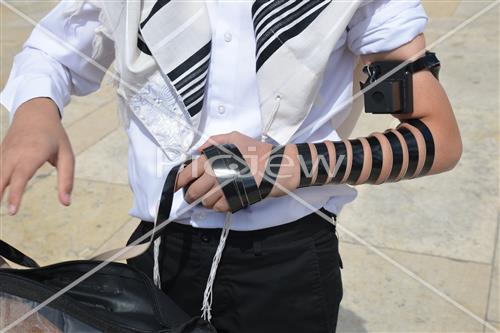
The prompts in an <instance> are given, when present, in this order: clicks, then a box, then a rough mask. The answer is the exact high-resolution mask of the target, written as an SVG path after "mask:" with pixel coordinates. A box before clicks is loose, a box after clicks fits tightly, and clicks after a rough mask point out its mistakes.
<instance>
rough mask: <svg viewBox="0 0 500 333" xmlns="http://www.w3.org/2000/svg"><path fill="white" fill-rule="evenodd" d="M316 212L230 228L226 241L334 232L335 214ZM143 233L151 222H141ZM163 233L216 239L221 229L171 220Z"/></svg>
mask: <svg viewBox="0 0 500 333" xmlns="http://www.w3.org/2000/svg"><path fill="white" fill-rule="evenodd" d="M318 212H321V213H323V214H325V215H327V216H328V217H329V220H325V218H324V217H323V216H321V215H319V214H318ZM318 212H314V213H311V214H309V215H306V216H304V217H302V218H300V219H298V220H296V221H293V222H290V223H286V224H282V225H279V226H274V227H270V228H265V229H258V230H250V231H237V230H231V231H230V232H229V235H228V239H227V243H228V244H230V243H233V242H240V241H264V240H266V239H270V238H272V239H273V241H276V242H281V241H284V242H286V241H293V240H297V239H303V238H305V237H310V236H314V235H316V234H318V233H323V232H335V221H336V215H335V214H334V213H331V212H329V211H327V210H326V209H324V208H321V209H320V210H319V211H318ZM141 226H142V228H143V229H142V230H143V233H145V232H147V231H149V230H151V228H152V223H151V222H145V221H142V222H141ZM161 233H162V236H163V235H175V234H183V235H185V236H186V235H191V236H200V237H207V238H209V239H218V238H219V237H220V234H221V229H219V228H217V229H213V228H195V227H193V226H190V225H187V224H181V223H176V222H171V223H170V224H168V225H167V226H166V227H165V228H164V229H163V230H162V232H161Z"/></svg>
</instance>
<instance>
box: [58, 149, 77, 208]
mask: <svg viewBox="0 0 500 333" xmlns="http://www.w3.org/2000/svg"><path fill="white" fill-rule="evenodd" d="M56 168H57V188H58V192H59V201H60V202H61V203H62V204H63V205H65V206H69V205H70V204H71V191H72V190H73V180H74V177H75V176H74V174H75V156H74V155H73V151H72V150H71V146H69V144H68V145H63V146H62V147H61V148H60V149H59V154H58V157H57V165H56Z"/></svg>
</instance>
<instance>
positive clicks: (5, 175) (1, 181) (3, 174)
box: [0, 158, 14, 203]
mask: <svg viewBox="0 0 500 333" xmlns="http://www.w3.org/2000/svg"><path fill="white" fill-rule="evenodd" d="M0 163H1V166H2V167H1V171H0V203H1V202H2V200H3V195H4V193H5V189H6V188H7V186H8V185H9V181H10V178H11V175H12V170H13V169H14V163H12V162H10V163H8V162H7V161H6V159H3V158H2V160H1V161H0Z"/></svg>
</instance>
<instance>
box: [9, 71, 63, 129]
mask: <svg viewBox="0 0 500 333" xmlns="http://www.w3.org/2000/svg"><path fill="white" fill-rule="evenodd" d="M36 97H48V98H50V99H51V100H52V101H54V103H55V104H56V105H57V108H58V109H59V114H60V116H61V118H62V116H63V109H64V105H65V104H67V103H68V102H69V96H66V95H65V94H64V93H63V92H61V90H60V89H59V88H58V87H57V85H56V84H55V83H54V82H53V79H52V78H51V77H50V76H46V75H36V74H25V75H20V76H19V77H16V78H15V79H13V80H9V81H8V83H7V85H6V86H5V88H4V90H3V91H2V92H1V93H0V103H1V104H2V105H3V106H4V107H5V108H6V109H7V110H8V111H9V119H10V121H11V122H12V118H13V117H14V114H15V113H16V111H17V109H18V108H19V106H20V105H21V104H23V103H24V102H26V101H28V100H30V99H33V98H36Z"/></svg>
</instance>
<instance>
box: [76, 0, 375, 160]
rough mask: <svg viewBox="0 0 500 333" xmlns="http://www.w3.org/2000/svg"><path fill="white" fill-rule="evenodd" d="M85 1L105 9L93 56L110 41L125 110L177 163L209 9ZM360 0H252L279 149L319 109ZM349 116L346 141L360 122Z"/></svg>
mask: <svg viewBox="0 0 500 333" xmlns="http://www.w3.org/2000/svg"><path fill="white" fill-rule="evenodd" d="M87 1H91V2H92V4H94V5H96V6H98V7H100V8H101V9H102V11H101V15H100V20H101V22H102V26H101V27H100V28H98V30H97V31H96V39H95V43H94V44H95V45H94V55H93V57H94V58H95V59H98V58H99V51H100V49H101V48H100V46H99V44H100V43H103V41H105V40H106V39H110V40H112V41H113V42H114V45H115V71H116V74H117V75H118V76H119V77H120V79H119V80H117V82H116V83H117V92H118V96H119V99H120V103H119V105H120V109H121V113H122V114H126V115H129V116H132V115H133V116H135V117H136V118H137V119H138V120H139V121H141V122H142V123H143V125H144V126H145V128H146V129H147V130H148V131H149V133H150V134H151V135H152V137H153V138H154V139H155V140H156V141H157V143H158V145H159V147H160V148H161V149H162V150H163V151H164V152H165V153H166V155H167V157H169V159H171V160H177V159H180V158H182V157H181V156H184V154H185V153H186V152H187V151H188V150H189V148H190V147H191V145H192V144H193V143H194V142H195V139H196V136H197V134H196V133H197V128H198V126H199V123H200V111H201V110H202V106H203V101H204V96H205V90H206V87H205V83H206V82H207V76H208V66H209V63H210V45H211V44H210V41H211V35H212V33H211V27H210V22H209V17H208V12H207V8H206V4H205V2H204V1H185V0H158V1H119V0H117V1H112V0H106V1H99V0H87ZM365 1H366V0H349V1H345V0H333V1H332V0H327V1H322V0H311V1H289V0H271V1H262V0H256V1H255V2H254V4H253V6H252V18H253V23H254V28H255V35H256V59H257V63H256V71H257V81H258V86H259V98H260V111H261V119H262V122H263V130H264V131H265V133H263V134H264V135H265V136H267V137H270V138H271V139H273V140H274V141H276V142H277V143H279V144H285V143H287V142H288V141H289V140H290V138H291V137H292V136H293V135H294V134H295V133H296V132H297V130H298V128H299V127H300V125H301V124H302V122H303V121H304V119H305V118H306V116H307V115H308V113H309V112H310V110H311V109H312V107H313V105H314V103H315V100H316V97H317V94H318V90H319V88H320V85H321V82H322V75H323V72H324V70H325V68H326V65H327V62H328V59H329V56H330V55H331V52H332V50H333V49H334V46H335V44H336V42H337V40H338V39H339V37H340V36H341V34H342V33H343V32H344V31H345V30H346V28H347V25H348V23H349V21H350V20H351V18H352V16H353V15H354V13H355V11H356V10H357V9H358V8H359V7H360V5H361V4H362V2H365ZM80 5H81V4H80ZM76 11H78V8H77V7H76V6H75V8H74V11H73V13H75V12H76ZM70 14H71V13H70ZM354 114H359V110H358V111H357V112H354ZM349 119H350V120H349V122H350V124H343V126H344V127H345V128H347V132H346V131H344V133H343V134H344V135H348V134H349V132H350V130H351V129H352V127H353V125H352V124H353V123H354V122H356V120H357V117H350V118H349Z"/></svg>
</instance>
